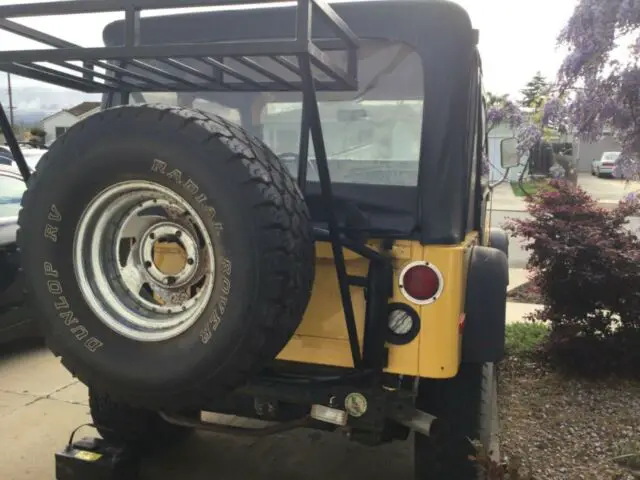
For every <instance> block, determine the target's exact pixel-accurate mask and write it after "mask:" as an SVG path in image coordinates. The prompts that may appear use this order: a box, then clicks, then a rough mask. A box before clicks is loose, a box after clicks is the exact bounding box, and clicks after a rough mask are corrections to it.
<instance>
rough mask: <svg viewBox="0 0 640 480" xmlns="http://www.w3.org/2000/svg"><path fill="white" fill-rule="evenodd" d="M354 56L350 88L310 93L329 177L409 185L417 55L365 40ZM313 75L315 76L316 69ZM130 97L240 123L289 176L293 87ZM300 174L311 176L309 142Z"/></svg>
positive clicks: (419, 99) (294, 131)
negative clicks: (354, 87) (354, 79)
mask: <svg viewBox="0 0 640 480" xmlns="http://www.w3.org/2000/svg"><path fill="white" fill-rule="evenodd" d="M328 55H329V56H330V57H332V60H333V61H334V62H335V63H336V64H337V65H340V66H344V65H345V64H346V57H345V52H341V51H333V52H329V54H328ZM358 56H359V65H358V77H359V80H360V81H359V89H358V91H354V92H338V91H335V92H327V91H324V92H323V91H318V93H317V97H318V104H319V109H320V119H321V123H322V129H323V137H324V140H325V148H326V151H327V158H328V160H329V168H330V172H331V177H332V180H333V181H334V182H338V183H354V184H371V185H400V186H415V185H417V181H418V180H417V179H418V166H419V161H420V144H421V130H422V114H423V98H424V88H423V84H424V83H423V66H422V60H421V58H420V56H419V55H418V54H417V53H415V52H414V51H413V50H412V49H411V48H410V47H409V46H407V45H406V44H403V43H397V42H391V41H388V40H379V39H368V40H365V41H364V42H363V44H362V45H361V47H360V49H359V51H358ZM290 60H292V61H294V62H295V59H290ZM269 62H270V63H269ZM264 63H265V65H266V64H268V65H269V68H270V69H271V70H274V68H276V69H277V66H275V67H274V65H273V62H272V61H270V60H269V59H265V60H264ZM194 66H195V65H194ZM164 67H165V68H166V66H164ZM233 68H235V69H236V70H237V71H239V72H240V73H242V74H243V75H247V76H250V75H251V73H250V71H244V70H242V68H241V65H233ZM317 74H318V77H319V78H321V77H322V74H321V73H319V72H317ZM278 75H280V76H282V77H284V78H287V75H292V73H291V72H288V73H287V72H286V71H279V72H278ZM255 80H258V79H257V78H256V79H255ZM294 80H295V77H291V81H294ZM132 101H133V102H134V103H139V102H161V103H165V104H173V105H182V106H187V107H192V108H197V109H201V110H205V111H209V112H211V113H215V114H217V115H221V116H223V117H225V118H227V119H228V120H230V121H232V122H235V123H238V124H241V125H242V126H244V127H245V128H247V129H248V130H249V131H251V133H253V134H255V135H257V136H259V137H261V138H262V139H263V140H264V141H265V143H266V144H267V145H268V146H269V147H270V148H271V149H272V150H273V151H274V152H275V153H276V154H278V155H279V156H280V158H281V159H282V160H283V162H284V163H285V165H286V166H287V167H288V169H289V171H290V172H291V174H292V175H294V176H297V172H298V158H297V157H298V153H299V144H300V137H301V127H300V125H301V119H302V94H301V93H300V92H294V91H285V92H269V93H255V92H200V93H195V94H192V93H191V94H188V93H179V94H176V93H145V94H134V95H133V96H132ZM307 180H308V181H309V182H317V181H318V174H317V168H316V162H315V152H314V149H313V143H312V142H311V141H310V142H309V161H308V167H307Z"/></svg>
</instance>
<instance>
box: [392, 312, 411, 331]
mask: <svg viewBox="0 0 640 480" xmlns="http://www.w3.org/2000/svg"><path fill="white" fill-rule="evenodd" d="M412 327H413V318H411V315H409V313H408V312H407V311H405V310H401V309H397V310H392V311H391V313H389V330H391V331H392V332H393V333H394V334H396V335H401V336H402V335H406V334H408V333H409V332H410V331H411V328H412Z"/></svg>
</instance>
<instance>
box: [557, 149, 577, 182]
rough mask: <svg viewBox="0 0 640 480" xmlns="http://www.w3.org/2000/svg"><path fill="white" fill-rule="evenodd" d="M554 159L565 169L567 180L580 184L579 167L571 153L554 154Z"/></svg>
mask: <svg viewBox="0 0 640 480" xmlns="http://www.w3.org/2000/svg"><path fill="white" fill-rule="evenodd" d="M553 160H554V162H555V163H557V164H558V165H560V166H561V167H562V168H563V169H564V174H565V180H567V181H568V182H571V183H572V184H573V185H577V184H578V169H577V168H576V164H575V162H574V160H573V157H572V156H570V155H560V154H554V155H553Z"/></svg>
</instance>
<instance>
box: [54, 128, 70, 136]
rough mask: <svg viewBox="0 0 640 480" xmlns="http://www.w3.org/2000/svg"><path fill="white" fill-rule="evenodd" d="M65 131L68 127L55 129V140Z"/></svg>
mask: <svg viewBox="0 0 640 480" xmlns="http://www.w3.org/2000/svg"><path fill="white" fill-rule="evenodd" d="M67 130H69V127H56V138H60V137H61V136H62V135H63V134H64V132H66V131H67Z"/></svg>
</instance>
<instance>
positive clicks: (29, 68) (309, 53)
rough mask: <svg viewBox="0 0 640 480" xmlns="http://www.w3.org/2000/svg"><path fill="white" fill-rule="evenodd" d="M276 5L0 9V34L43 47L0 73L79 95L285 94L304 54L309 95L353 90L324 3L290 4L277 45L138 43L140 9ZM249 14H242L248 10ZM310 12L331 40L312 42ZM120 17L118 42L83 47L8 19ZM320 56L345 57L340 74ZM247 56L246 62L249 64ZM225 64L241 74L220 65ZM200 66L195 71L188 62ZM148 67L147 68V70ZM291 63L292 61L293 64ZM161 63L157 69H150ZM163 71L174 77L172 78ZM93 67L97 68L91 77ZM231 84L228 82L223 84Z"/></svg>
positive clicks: (9, 56)
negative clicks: (268, 63)
mask: <svg viewBox="0 0 640 480" xmlns="http://www.w3.org/2000/svg"><path fill="white" fill-rule="evenodd" d="M275 3H279V2H278V1H277V0H220V1H215V2H212V1H211V0H59V1H50V2H45V3H28V4H19V5H3V6H0V30H4V31H7V32H10V33H13V34H16V35H18V36H21V37H23V38H27V39H30V40H34V41H36V42H39V43H42V44H43V45H46V46H47V47H54V48H46V49H37V50H13V51H2V49H0V71H4V72H8V73H12V74H15V75H19V76H22V77H26V78H30V79H33V80H38V81H42V82H45V83H49V84H52V85H57V86H60V87H65V88H70V89H73V90H78V91H82V92H85V93H109V92H132V91H146V92H154V91H171V92H174V91H176V92H190V91H291V90H302V88H303V83H304V82H303V79H302V78H301V77H302V73H301V69H300V66H299V65H298V64H297V63H296V62H295V60H294V61H292V60H291V59H290V58H292V57H293V58H294V59H296V58H297V59H299V58H300V56H301V55H304V56H306V57H307V58H308V59H309V60H310V62H311V64H312V66H313V67H314V70H315V72H318V73H319V74H320V75H322V76H323V77H324V78H318V77H319V76H320V75H318V76H317V77H316V78H315V83H316V85H315V86H316V89H317V90H355V89H356V88H357V52H356V51H357V48H358V45H359V40H358V38H357V36H356V35H355V33H354V32H353V31H352V30H351V29H350V28H349V26H348V25H347V24H346V23H345V22H344V21H343V20H342V19H341V18H340V17H339V16H338V14H337V13H336V12H335V10H334V9H333V8H332V7H331V6H330V5H329V4H328V3H326V2H325V0H296V3H297V6H296V8H297V10H296V25H295V35H294V36H292V37H291V38H283V39H254V40H242V41H219V42H209V43H165V44H153V45H145V44H143V43H141V41H140V22H141V18H140V13H141V12H142V11H144V10H161V9H177V10H180V9H184V8H193V7H228V6H234V7H238V6H246V7H251V8H255V6H259V5H268V4H275ZM249 9H250V8H249ZM314 10H316V11H318V12H319V13H320V14H321V16H322V17H324V20H325V22H327V24H328V25H327V26H328V27H330V28H331V30H332V31H333V33H334V34H335V38H333V39H316V40H313V39H312V35H311V30H312V28H311V27H312V20H313V18H312V16H313V15H312V14H313V13H315V12H314ZM113 12H124V15H125V28H124V31H125V35H124V37H125V38H124V44H123V45H120V46H115V47H114V46H106V47H97V48H85V47H82V46H81V45H76V44H73V43H70V42H68V41H66V40H63V39H61V38H57V37H54V36H52V35H49V34H46V33H44V32H41V31H39V30H36V29H33V28H30V27H26V26H24V25H22V24H20V23H17V22H15V21H13V20H10V19H12V18H19V17H37V16H46V15H52V16H56V15H71V14H89V13H113ZM325 50H344V51H346V52H347V61H346V68H343V67H342V66H339V65H336V64H335V62H333V61H332V59H330V58H329V56H328V55H327V54H326V53H325ZM252 57H254V58H252ZM255 57H267V58H270V59H271V60H272V61H273V64H274V65H279V66H280V69H282V67H284V69H285V70H286V71H287V72H288V73H294V74H296V75H297V76H298V80H296V81H291V80H290V79H286V78H283V77H282V75H281V74H279V73H277V69H274V70H273V71H272V70H270V69H269V68H267V67H265V66H264V65H263V64H261V63H259V62H257V61H256V60H255ZM228 59H232V60H233V61H234V62H235V63H238V64H240V65H242V66H243V70H245V71H247V70H248V71H250V72H251V73H252V74H256V75H257V78H261V77H262V78H263V79H264V80H256V79H255V78H256V77H253V75H247V74H245V73H241V72H239V71H238V70H237V69H234V68H233V67H232V66H230V65H229V64H228V62H227V60H228ZM194 62H195V63H196V64H198V65H201V66H202V67H203V68H195V67H193V66H192V64H193V63H194ZM152 63H153V64H152ZM298 63H299V62H298ZM158 64H159V65H161V66H158ZM162 66H167V67H169V69H168V70H172V71H174V72H175V71H176V70H177V71H180V72H181V73H183V74H186V75H188V76H190V77H191V78H197V79H198V80H187V79H185V78H184V76H185V75H176V74H175V73H171V71H167V70H166V69H164V68H162ZM98 69H100V70H102V72H101V71H98ZM229 78H233V79H235V80H234V81H228V80H226V79H229Z"/></svg>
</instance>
